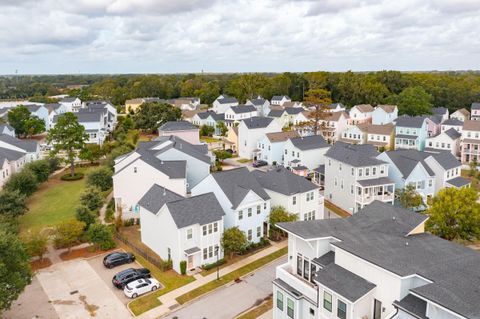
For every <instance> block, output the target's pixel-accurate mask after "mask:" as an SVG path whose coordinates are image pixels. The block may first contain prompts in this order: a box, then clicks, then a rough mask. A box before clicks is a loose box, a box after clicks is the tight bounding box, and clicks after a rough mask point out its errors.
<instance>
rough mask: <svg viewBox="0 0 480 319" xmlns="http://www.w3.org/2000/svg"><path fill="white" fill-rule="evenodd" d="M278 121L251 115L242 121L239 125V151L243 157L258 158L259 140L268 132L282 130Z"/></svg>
mask: <svg viewBox="0 0 480 319" xmlns="http://www.w3.org/2000/svg"><path fill="white" fill-rule="evenodd" d="M281 131H282V128H281V127H280V125H278V123H277V122H276V121H274V120H273V119H272V118H268V117H251V118H249V119H247V120H245V121H241V122H240V124H239V126H238V144H237V152H238V155H239V156H240V157H242V158H248V159H256V158H257V155H258V154H257V153H259V151H260V150H259V149H257V145H258V141H259V140H260V139H262V138H263V137H264V136H265V134H267V133H274V132H281Z"/></svg>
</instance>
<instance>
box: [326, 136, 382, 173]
mask: <svg viewBox="0 0 480 319" xmlns="http://www.w3.org/2000/svg"><path fill="white" fill-rule="evenodd" d="M378 154H379V153H378V152H377V150H376V149H375V146H373V145H370V144H359V145H354V144H348V143H344V142H336V143H335V144H334V145H333V146H332V147H330V149H329V150H328V151H327V152H326V153H325V156H327V157H330V158H332V159H334V160H337V161H340V162H342V163H345V164H348V165H351V166H354V167H364V166H371V165H379V164H384V163H385V162H384V161H381V160H379V159H377V158H376V157H377V155H378Z"/></svg>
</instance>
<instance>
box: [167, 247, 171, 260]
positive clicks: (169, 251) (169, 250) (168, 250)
mask: <svg viewBox="0 0 480 319" xmlns="http://www.w3.org/2000/svg"><path fill="white" fill-rule="evenodd" d="M167 256H168V259H167V260H172V250H171V249H170V247H168V248H167Z"/></svg>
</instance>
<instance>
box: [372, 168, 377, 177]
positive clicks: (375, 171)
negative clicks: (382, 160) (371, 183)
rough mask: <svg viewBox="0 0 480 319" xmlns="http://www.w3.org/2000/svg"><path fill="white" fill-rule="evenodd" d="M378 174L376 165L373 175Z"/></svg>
mask: <svg viewBox="0 0 480 319" xmlns="http://www.w3.org/2000/svg"><path fill="white" fill-rule="evenodd" d="M375 174H377V168H376V167H372V175H375Z"/></svg>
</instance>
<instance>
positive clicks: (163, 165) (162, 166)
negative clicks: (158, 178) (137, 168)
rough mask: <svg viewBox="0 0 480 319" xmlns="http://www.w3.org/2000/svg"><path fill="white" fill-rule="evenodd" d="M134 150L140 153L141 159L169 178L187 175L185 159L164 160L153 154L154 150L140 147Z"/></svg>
mask: <svg viewBox="0 0 480 319" xmlns="http://www.w3.org/2000/svg"><path fill="white" fill-rule="evenodd" d="M135 152H137V153H138V154H140V159H141V160H142V161H144V162H145V163H147V164H148V165H150V166H152V167H153V168H155V169H157V170H159V171H160V172H162V173H164V174H165V175H167V176H168V177H170V178H185V176H186V175H187V161H164V160H161V159H159V158H158V157H156V156H155V155H154V154H155V151H153V150H146V149H142V148H139V149H137V150H136V151H135Z"/></svg>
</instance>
